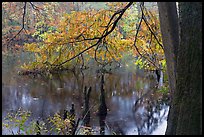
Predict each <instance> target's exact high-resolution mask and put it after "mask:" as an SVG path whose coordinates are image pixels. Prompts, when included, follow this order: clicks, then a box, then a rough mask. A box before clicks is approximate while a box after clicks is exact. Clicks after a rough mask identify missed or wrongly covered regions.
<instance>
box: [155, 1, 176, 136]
mask: <svg viewBox="0 0 204 137" xmlns="http://www.w3.org/2000/svg"><path fill="white" fill-rule="evenodd" d="M157 4H158V8H159V19H160V26H161V33H162V43H163V45H164V54H165V58H166V63H167V75H168V81H169V87H170V94H171V100H172V98H173V93H174V92H175V87H176V86H175V85H176V60H177V59H176V58H177V48H178V45H179V32H178V31H179V30H178V15H177V9H176V2H158V3H157ZM176 110H177V109H176V108H175V109H173V108H172V105H171V106H170V110H169V115H168V125H167V130H166V134H170V133H174V132H175V131H176V128H175V127H176V126H175V124H176V122H174V121H177V117H173V114H175V113H177V111H176Z"/></svg>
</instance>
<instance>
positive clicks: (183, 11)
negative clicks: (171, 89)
mask: <svg viewBox="0 0 204 137" xmlns="http://www.w3.org/2000/svg"><path fill="white" fill-rule="evenodd" d="M179 20H180V44H179V48H178V59H177V75H176V94H175V98H174V100H173V106H176V107H178V108H179V113H178V114H179V115H174V116H175V117H178V121H177V127H176V134H178V135H183V134H185V135H198V134H202V2H181V3H179Z"/></svg>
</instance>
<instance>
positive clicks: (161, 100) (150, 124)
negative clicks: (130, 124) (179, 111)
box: [133, 92, 169, 135]
mask: <svg viewBox="0 0 204 137" xmlns="http://www.w3.org/2000/svg"><path fill="white" fill-rule="evenodd" d="M154 94H155V95H154V96H158V97H156V99H155V98H152V97H151V96H152V95H147V96H146V97H144V99H142V100H140V101H138V103H137V104H136V106H134V111H133V113H134V116H135V122H136V126H137V132H138V135H148V134H152V132H153V131H155V129H156V128H157V127H158V125H159V123H161V121H163V119H166V117H167V113H168V107H167V106H168V104H169V99H168V97H167V95H166V94H161V93H157V92H155V93H154ZM141 109H144V110H143V111H142V112H141ZM162 110H163V111H162ZM140 119H143V120H142V121H141V120H140Z"/></svg>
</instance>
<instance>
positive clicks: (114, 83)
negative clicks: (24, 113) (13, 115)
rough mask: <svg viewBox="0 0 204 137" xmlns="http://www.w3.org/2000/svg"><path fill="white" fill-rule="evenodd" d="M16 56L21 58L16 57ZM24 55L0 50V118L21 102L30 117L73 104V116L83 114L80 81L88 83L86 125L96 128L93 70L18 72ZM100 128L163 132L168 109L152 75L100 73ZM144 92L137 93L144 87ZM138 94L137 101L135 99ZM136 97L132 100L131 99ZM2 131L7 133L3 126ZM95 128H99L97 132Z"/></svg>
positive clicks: (96, 78)
mask: <svg viewBox="0 0 204 137" xmlns="http://www.w3.org/2000/svg"><path fill="white" fill-rule="evenodd" d="M19 59H20V61H19ZM22 61H25V57H24V56H23V55H21V57H14V56H5V57H4V56H3V64H2V120H3V118H4V117H5V115H6V114H7V113H8V112H11V111H16V110H17V109H19V108H20V107H21V108H23V109H24V110H29V111H31V112H32V115H31V119H36V120H37V119H40V120H45V119H47V117H48V116H49V115H51V116H53V115H54V114H55V113H56V112H60V113H63V111H64V109H68V110H70V108H71V104H72V103H74V105H75V112H76V116H77V117H81V116H82V111H83V107H84V96H83V87H84V86H87V87H89V86H91V87H92V91H91V93H90V100H89V107H90V123H89V124H90V125H91V127H92V128H93V129H100V126H102V125H100V118H99V116H98V115H97V112H98V108H99V104H100V95H101V93H100V92H101V91H100V82H101V81H100V80H101V78H100V75H99V74H96V73H95V71H93V70H91V69H90V70H86V71H84V76H83V75H82V73H80V72H76V73H73V72H68V73H63V74H59V75H57V74H56V75H53V76H52V79H48V78H43V77H35V78H32V77H29V76H19V75H18V74H17V71H18V69H19V68H18V67H19V66H18V65H19V64H21V63H22ZM104 82H105V83H104V90H105V103H106V106H107V110H108V111H107V115H106V117H105V125H104V126H105V131H104V132H105V134H111V133H112V132H113V131H114V133H116V134H125V135H130V134H134V135H138V134H142V135H149V134H159V135H162V134H164V132H165V130H166V119H167V114H168V103H167V101H166V98H162V96H161V94H160V93H157V92H154V91H153V87H154V86H155V80H154V81H152V80H149V79H148V78H146V77H145V76H144V74H142V73H133V72H127V71H120V72H119V71H117V72H114V73H112V74H105V76H104ZM147 92H148V93H149V94H147V95H146V96H144V97H142V96H143V95H144V94H145V93H147ZM140 97H142V99H140V100H139V101H137V100H138V99H139V98H140ZM135 102H137V104H135ZM2 130H3V134H7V132H6V130H5V129H2ZM96 134H100V132H98V133H96Z"/></svg>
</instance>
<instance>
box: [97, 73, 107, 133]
mask: <svg viewBox="0 0 204 137" xmlns="http://www.w3.org/2000/svg"><path fill="white" fill-rule="evenodd" d="M104 84H105V81H104V74H103V73H102V75H101V93H100V100H99V101H100V102H99V109H98V115H99V124H100V134H101V135H105V119H106V115H107V106H106V101H105V90H104Z"/></svg>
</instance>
